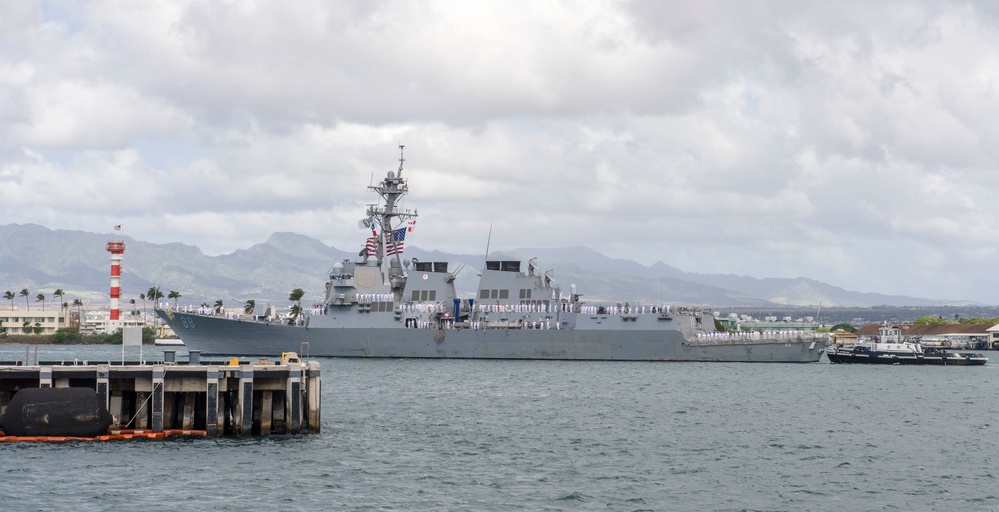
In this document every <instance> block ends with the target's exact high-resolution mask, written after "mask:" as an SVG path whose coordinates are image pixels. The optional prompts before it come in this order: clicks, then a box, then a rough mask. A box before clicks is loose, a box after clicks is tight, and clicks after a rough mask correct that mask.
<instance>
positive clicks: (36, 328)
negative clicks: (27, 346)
mask: <svg viewBox="0 0 999 512" xmlns="http://www.w3.org/2000/svg"><path fill="white" fill-rule="evenodd" d="M32 330H33V331H35V334H41V333H43V332H45V329H44V328H43V327H42V324H40V323H38V322H35V326H34V327H33V328H32Z"/></svg>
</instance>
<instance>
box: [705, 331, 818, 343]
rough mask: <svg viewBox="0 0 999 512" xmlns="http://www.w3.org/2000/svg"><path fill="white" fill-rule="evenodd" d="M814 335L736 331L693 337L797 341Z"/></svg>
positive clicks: (793, 332)
mask: <svg viewBox="0 0 999 512" xmlns="http://www.w3.org/2000/svg"><path fill="white" fill-rule="evenodd" d="M811 334H814V332H813V331H800V330H787V331H763V332H759V331H736V332H720V331H713V332H699V333H697V334H695V335H694V337H695V338H697V339H699V340H709V341H710V340H718V341H728V340H770V339H797V338H799V337H801V336H808V335H811Z"/></svg>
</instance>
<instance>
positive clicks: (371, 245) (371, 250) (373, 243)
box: [364, 236, 378, 256]
mask: <svg viewBox="0 0 999 512" xmlns="http://www.w3.org/2000/svg"><path fill="white" fill-rule="evenodd" d="M364 246H365V247H366V248H367V249H368V256H374V255H375V254H377V252H378V237H377V236H373V237H371V238H368V242H367V243H366V244H365V245H364Z"/></svg>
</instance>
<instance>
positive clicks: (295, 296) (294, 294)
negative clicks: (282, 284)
mask: <svg viewBox="0 0 999 512" xmlns="http://www.w3.org/2000/svg"><path fill="white" fill-rule="evenodd" d="M304 296H305V290H303V289H301V288H295V289H294V290H292V291H291V294H290V295H288V300H290V301H292V302H295V305H294V306H292V308H291V316H292V318H298V315H299V313H301V312H302V297H304ZM296 306H297V307H296Z"/></svg>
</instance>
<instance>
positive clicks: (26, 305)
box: [18, 288, 31, 310]
mask: <svg viewBox="0 0 999 512" xmlns="http://www.w3.org/2000/svg"><path fill="white" fill-rule="evenodd" d="M18 295H20V296H21V297H24V307H25V308H27V309H29V310H30V309H31V306H30V305H29V304H28V296H29V295H31V292H29V291H28V289H27V288H22V289H21V293H19V294H18Z"/></svg>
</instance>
